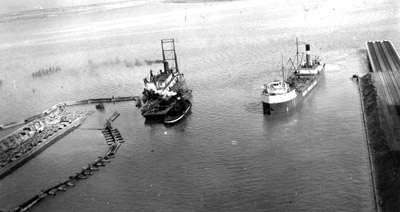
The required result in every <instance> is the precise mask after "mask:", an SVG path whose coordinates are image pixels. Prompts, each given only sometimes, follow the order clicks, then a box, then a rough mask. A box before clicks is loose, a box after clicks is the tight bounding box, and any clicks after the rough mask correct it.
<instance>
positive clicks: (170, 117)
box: [164, 97, 192, 124]
mask: <svg viewBox="0 0 400 212" xmlns="http://www.w3.org/2000/svg"><path fill="white" fill-rule="evenodd" d="M190 108H192V103H190V101H189V100H187V99H183V98H181V97H177V100H176V103H175V104H174V106H173V107H172V108H171V109H170V110H169V111H168V112H167V114H166V115H165V117H164V123H165V124H173V123H176V122H178V121H179V120H181V119H182V118H183V117H185V115H186V114H187V113H188V112H189V110H190Z"/></svg>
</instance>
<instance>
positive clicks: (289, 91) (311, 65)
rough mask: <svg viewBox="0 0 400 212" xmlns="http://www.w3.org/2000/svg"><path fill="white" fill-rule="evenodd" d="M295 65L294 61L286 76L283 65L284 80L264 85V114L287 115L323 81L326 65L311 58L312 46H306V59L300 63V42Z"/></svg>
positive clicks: (262, 98) (262, 96) (262, 94)
mask: <svg viewBox="0 0 400 212" xmlns="http://www.w3.org/2000/svg"><path fill="white" fill-rule="evenodd" d="M296 46H297V53H296V62H297V64H296V65H295V64H294V63H293V60H292V59H289V61H290V62H291V65H292V68H291V69H290V70H291V71H290V73H288V74H286V75H287V77H286V78H285V68H284V67H283V65H282V79H281V80H275V81H273V82H270V83H268V84H265V85H264V89H263V91H262V92H261V101H262V105H263V113H264V114H267V115H274V114H281V113H286V112H289V111H290V110H292V109H293V108H295V107H296V106H297V105H298V104H300V103H301V102H302V101H303V99H304V98H305V97H306V96H307V95H308V94H309V93H310V92H311V90H312V89H314V88H315V87H316V86H317V84H318V83H319V82H320V81H321V79H323V77H324V72H325V63H324V62H323V61H322V59H321V58H320V57H314V59H312V58H311V52H310V44H305V50H306V59H305V60H301V62H300V64H298V63H299V59H298V58H299V51H298V42H297V39H296Z"/></svg>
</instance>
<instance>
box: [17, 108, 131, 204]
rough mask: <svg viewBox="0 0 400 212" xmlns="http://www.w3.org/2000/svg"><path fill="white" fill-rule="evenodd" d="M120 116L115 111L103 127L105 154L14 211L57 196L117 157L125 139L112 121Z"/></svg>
mask: <svg viewBox="0 0 400 212" xmlns="http://www.w3.org/2000/svg"><path fill="white" fill-rule="evenodd" d="M118 116H119V113H118V112H115V113H114V114H113V115H112V116H111V117H110V118H109V119H107V120H106V124H105V128H104V129H102V133H103V135H104V136H105V138H106V141H107V143H108V145H109V148H108V150H107V152H106V154H105V155H104V156H99V157H98V158H97V159H95V160H94V161H93V162H91V163H89V164H88V166H85V167H82V168H81V170H80V171H78V172H76V173H75V174H73V175H71V176H69V177H68V179H67V180H65V181H62V182H60V183H58V184H56V185H54V186H51V187H50V188H47V189H43V190H41V191H40V192H39V193H38V194H37V195H35V196H33V197H32V198H30V199H29V200H27V201H26V202H24V203H22V204H21V205H19V206H18V207H17V208H16V209H14V212H23V211H27V210H29V209H30V208H32V207H33V206H35V205H36V204H38V203H39V202H41V201H43V200H44V199H45V198H47V197H49V196H55V195H56V194H57V192H60V191H62V192H65V191H66V190H67V188H68V187H74V186H75V184H76V183H77V182H79V181H80V180H84V179H87V178H88V177H89V176H91V175H93V174H94V173H95V172H97V171H100V167H104V166H106V164H107V163H110V162H111V159H113V158H115V155H116V153H117V151H118V150H119V148H120V146H121V143H124V140H123V138H122V136H121V134H120V132H119V131H118V129H116V128H113V127H112V125H111V123H112V122H113V121H114V120H115V119H116V118H117V117H118Z"/></svg>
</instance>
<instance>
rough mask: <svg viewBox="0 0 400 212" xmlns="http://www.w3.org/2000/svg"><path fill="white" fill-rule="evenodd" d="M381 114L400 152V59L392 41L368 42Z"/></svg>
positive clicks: (393, 142) (394, 147)
mask: <svg viewBox="0 0 400 212" xmlns="http://www.w3.org/2000/svg"><path fill="white" fill-rule="evenodd" d="M366 47H367V54H368V59H369V61H370V64H371V69H372V73H371V75H372V79H373V81H374V84H375V86H376V89H377V93H378V97H379V100H380V102H379V103H380V104H379V106H380V108H379V113H380V116H381V117H382V118H381V122H382V125H383V128H384V130H385V132H386V133H385V134H386V136H387V138H388V140H389V141H392V142H390V147H391V149H392V150H400V57H399V54H398V53H397V51H396V49H395V48H394V46H393V44H392V42H391V41H368V42H366Z"/></svg>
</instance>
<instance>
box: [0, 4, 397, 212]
mask: <svg viewBox="0 0 400 212" xmlns="http://www.w3.org/2000/svg"><path fill="white" fill-rule="evenodd" d="M137 3H138V4H137V5H136V4H132V5H136V6H132V5H128V6H127V5H125V4H124V5H121V4H117V3H116V4H113V5H108V7H104V5H103V6H102V5H98V6H95V7H93V6H92V7H90V8H86V7H83V8H84V9H82V8H72V9H71V8H69V9H66V10H65V11H64V12H62V11H63V10H62V9H53V10H43V11H35V12H27V13H13V14H11V15H2V16H1V17H0V28H1V29H2V30H1V31H0V79H1V80H2V84H1V85H0V123H4V124H5V123H10V122H13V121H19V120H23V119H24V118H26V117H29V116H31V115H34V114H37V113H39V112H42V111H44V110H45V109H46V108H48V107H50V106H52V105H54V104H56V103H58V102H63V101H69V100H81V99H87V98H96V97H111V96H130V95H140V94H141V92H142V89H143V88H142V86H143V81H142V79H143V78H144V77H145V76H147V74H148V71H149V70H150V69H153V70H158V69H160V68H161V67H159V66H157V65H153V66H148V65H145V64H144V63H143V62H142V65H140V64H138V63H136V64H135V61H136V60H138V61H144V60H156V59H162V55H161V44H160V40H161V39H165V38H175V39H176V50H177V56H178V60H179V67H180V70H181V72H183V73H184V74H185V76H186V81H187V84H188V87H190V88H192V89H193V92H194V93H193V99H192V103H193V108H192V113H191V114H190V116H188V117H186V118H185V119H184V120H183V121H181V122H180V123H178V124H176V125H174V126H165V125H163V124H154V123H147V122H145V120H144V118H143V117H142V116H141V115H140V112H139V110H138V109H136V108H135V106H134V103H133V102H126V103H117V104H106V105H105V106H106V109H105V111H104V112H99V111H97V112H96V113H94V114H93V115H91V116H90V117H89V118H88V119H87V121H86V122H85V123H84V124H83V125H82V126H81V127H80V128H79V129H77V130H75V131H74V132H72V133H71V134H69V135H68V136H66V137H64V138H63V139H61V140H59V141H58V142H56V143H55V144H54V145H52V146H51V147H49V148H48V149H46V150H45V151H44V152H42V153H41V154H40V155H38V156H37V157H35V158H33V159H32V160H31V161H29V162H28V163H27V164H25V165H24V166H22V167H21V168H19V169H18V170H17V171H15V172H14V173H13V174H11V175H9V176H7V177H6V178H4V179H2V180H1V181H0V210H12V209H13V208H15V207H16V206H18V205H19V204H21V203H22V202H24V201H26V200H28V199H29V198H31V197H32V196H34V195H35V194H37V193H38V192H39V191H40V190H41V189H44V188H48V187H51V186H52V185H54V184H56V183H57V182H59V181H63V180H66V179H67V178H68V176H70V175H72V174H74V173H75V172H77V171H79V170H80V168H81V167H82V166H85V165H87V164H88V163H89V162H92V161H93V160H94V159H96V158H97V156H100V155H104V154H105V152H106V151H107V145H106V143H105V139H104V138H103V137H102V135H101V132H100V131H97V130H89V129H90V128H101V127H102V126H103V124H104V122H105V119H106V118H108V117H109V116H111V114H112V113H113V112H114V111H118V112H120V113H121V116H120V117H119V118H118V119H117V120H116V121H115V122H114V125H115V127H117V128H118V129H119V130H120V132H121V134H122V136H123V137H124V139H125V141H126V142H125V143H124V144H123V145H122V146H121V148H120V150H119V152H118V153H117V157H116V158H115V159H113V160H112V162H111V163H110V164H107V166H106V167H104V168H101V170H100V171H99V172H96V173H95V174H94V175H93V176H90V177H89V178H88V179H87V180H83V181H80V182H78V183H77V184H76V186H75V187H74V188H71V189H68V190H67V191H66V192H65V193H58V194H57V196H55V197H50V198H46V199H45V200H44V201H43V202H41V203H40V204H38V205H37V206H35V207H34V208H33V209H32V211H373V210H374V197H373V189H372V184H371V175H370V168H369V161H368V152H367V146H366V140H365V134H364V133H365V132H364V128H363V124H362V114H361V108H360V101H359V94H358V89H357V85H356V84H355V83H354V82H352V81H351V79H350V78H351V76H352V75H353V74H360V75H362V74H364V73H366V72H367V65H366V55H365V50H364V49H365V46H364V45H365V44H364V42H365V41H368V40H392V42H393V43H394V45H395V47H397V48H399V46H400V37H399V36H398V35H399V29H400V22H399V19H400V17H399V2H398V1H394V0H386V1H383V0H382V1H380V0H366V1H354V2H346V3H345V2H344V1H328V0H326V1H317V2H315V1H302V2H301V3H299V2H298V1H291V0H288V1H269V2H264V1H234V2H207V3H204V2H202V3H182V4H175V3H161V2H152V3H143V2H139V1H138V2H137ZM114 6H115V7H114ZM60 11H61V12H60ZM296 37H299V40H300V44H304V42H308V43H310V44H311V51H312V54H314V55H321V56H322V57H323V58H324V59H325V61H326V62H327V66H326V72H325V80H324V81H323V82H322V83H321V84H320V85H319V86H318V87H317V88H316V89H315V90H314V91H313V92H312V94H311V95H310V96H308V97H307V98H306V99H305V101H304V102H303V103H302V104H301V105H300V106H299V107H298V108H297V109H296V110H295V111H294V112H292V113H290V114H288V115H282V116H273V117H271V116H264V115H263V114H262V106H261V102H260V92H261V86H262V85H263V84H264V83H267V82H269V81H271V80H274V79H278V78H279V77H280V71H279V70H280V66H281V55H283V56H284V63H286V61H287V59H288V58H289V57H294V55H295V51H296V49H295V48H296V47H295V38H296ZM299 48H300V51H301V52H303V48H304V46H303V45H300V47H299ZM51 66H60V67H61V68H62V71H61V72H58V73H55V74H52V75H49V76H45V77H41V78H32V76H31V74H32V73H33V72H36V71H38V70H39V69H41V68H48V67H51ZM69 109H70V110H95V109H94V105H88V106H76V107H70V108H69ZM9 132H10V130H6V131H1V132H0V135H1V136H5V135H6V134H7V133H9ZM232 141H237V144H236V145H234V143H233V142H232ZM152 150H154V151H152Z"/></svg>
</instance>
